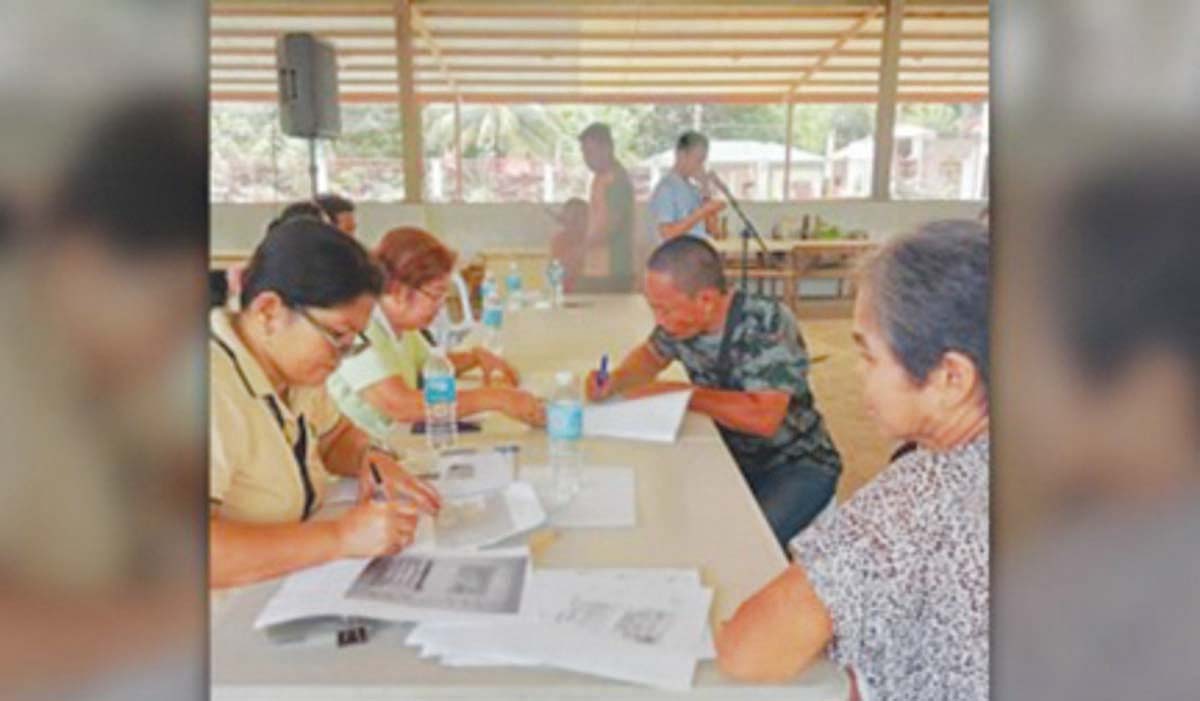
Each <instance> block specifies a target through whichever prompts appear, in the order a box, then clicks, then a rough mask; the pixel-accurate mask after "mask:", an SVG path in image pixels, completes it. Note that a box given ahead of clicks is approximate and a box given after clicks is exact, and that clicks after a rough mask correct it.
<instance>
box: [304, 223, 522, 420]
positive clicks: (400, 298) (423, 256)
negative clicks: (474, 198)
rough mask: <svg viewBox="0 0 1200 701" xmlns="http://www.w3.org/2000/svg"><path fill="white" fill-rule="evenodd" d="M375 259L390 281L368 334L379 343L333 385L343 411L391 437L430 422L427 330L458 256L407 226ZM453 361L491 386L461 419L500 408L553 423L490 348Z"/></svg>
mask: <svg viewBox="0 0 1200 701" xmlns="http://www.w3.org/2000/svg"><path fill="white" fill-rule="evenodd" d="M375 257H376V259H377V260H378V262H379V263H380V264H381V265H382V267H383V269H384V272H385V274H386V276H387V281H386V283H385V286H384V292H383V294H382V295H381V296H380V297H379V303H378V304H377V305H376V307H375V310H374V312H373V313H372V315H371V321H370V324H369V325H368V327H367V330H366V335H367V338H368V339H370V342H371V346H370V348H368V349H367V350H366V351H365V352H363V353H362V354H360V355H358V356H356V357H354V358H347V359H346V360H344V361H343V362H342V364H341V366H340V367H339V368H338V370H337V372H335V373H334V374H333V375H332V376H331V377H330V378H329V380H328V383H327V387H328V389H329V394H330V395H331V396H332V397H333V399H334V400H335V401H336V402H337V404H338V406H339V407H340V408H341V410H342V412H343V413H345V414H346V415H347V416H350V417H351V418H352V419H353V420H354V422H355V423H357V424H358V425H359V426H361V427H363V428H364V429H365V430H366V431H368V432H369V433H371V434H373V435H375V436H377V437H384V436H386V435H387V434H389V433H391V432H392V431H393V430H394V429H395V424H396V423H413V422H416V421H421V420H424V418H425V400H424V397H423V396H422V394H421V390H420V383H419V378H420V374H421V367H422V366H423V365H424V364H425V360H426V358H428V357H429V352H430V351H429V346H428V345H427V344H426V342H425V339H424V337H423V336H422V335H421V333H420V330H421V329H423V328H425V327H427V326H429V324H430V323H432V321H433V319H434V317H435V316H437V313H438V310H440V309H441V307H442V303H443V302H444V301H445V299H446V294H447V293H448V292H449V290H450V284H451V282H450V276H451V274H452V272H453V270H454V262H455V258H456V254H455V253H454V251H452V250H450V249H449V248H447V247H446V246H445V245H443V244H442V243H441V242H440V241H438V240H437V239H436V238H435V237H434V236H433V235H432V234H430V233H429V232H427V231H424V230H423V229H418V228H415V227H400V228H397V229H393V230H391V231H389V232H388V233H387V234H385V235H384V237H383V239H382V240H380V242H379V244H378V246H376V248H375ZM447 357H448V358H449V360H450V362H451V363H452V364H453V365H454V368H455V370H456V371H457V372H458V374H460V375H461V374H463V373H465V372H469V371H471V370H473V369H475V368H480V369H481V370H482V371H483V382H484V386H483V387H480V388H476V389H466V390H460V391H459V393H458V413H459V414H460V415H461V416H470V415H472V414H478V413H481V412H485V411H499V412H502V413H504V414H506V415H508V416H510V417H512V418H514V419H516V420H518V421H521V422H523V423H526V424H529V425H531V426H542V425H544V424H545V407H544V406H543V404H542V402H541V400H539V399H538V398H536V397H534V396H533V395H531V394H529V393H528V392H525V391H523V390H519V389H516V387H515V385H516V384H517V381H518V377H517V373H516V371H515V370H514V369H513V368H512V367H511V366H510V365H508V363H506V362H505V361H504V360H502V359H501V358H499V357H498V356H496V355H495V354H493V353H490V352H488V351H486V350H484V349H482V348H473V349H471V350H469V351H460V352H451V353H448V354H447ZM497 376H498V378H499V380H500V382H495V381H494V378H496V377H497Z"/></svg>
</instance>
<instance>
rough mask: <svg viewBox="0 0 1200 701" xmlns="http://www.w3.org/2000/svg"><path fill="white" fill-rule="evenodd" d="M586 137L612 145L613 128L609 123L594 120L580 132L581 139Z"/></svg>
mask: <svg viewBox="0 0 1200 701" xmlns="http://www.w3.org/2000/svg"><path fill="white" fill-rule="evenodd" d="M585 139H590V140H592V141H597V142H599V143H602V144H605V145H607V146H612V145H613V138H612V129H609V128H608V125H607V124H605V123H604V122H592V123H591V124H589V125H587V127H586V128H585V129H584V130H583V131H581V132H579V140H580V141H583V140H585Z"/></svg>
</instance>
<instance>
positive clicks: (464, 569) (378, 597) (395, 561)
mask: <svg viewBox="0 0 1200 701" xmlns="http://www.w3.org/2000/svg"><path fill="white" fill-rule="evenodd" d="M529 580H530V569H529V550H528V548H507V549H497V550H488V551H481V552H429V553H410V552H405V553H402V554H400V555H395V556H392V557H377V558H374V559H372V560H364V559H348V560H335V561H333V562H330V563H328V564H326V565H322V566H320V567H313V568H310V569H307V570H302V571H300V572H297V573H296V574H293V575H292V576H290V577H288V578H287V579H285V580H284V582H283V585H282V586H281V587H280V588H279V590H278V591H277V592H276V593H275V595H274V596H272V597H271V599H270V600H269V601H268V602H267V605H266V607H264V608H263V610H262V612H261V613H260V614H259V616H258V618H257V619H256V620H255V622H254V627H255V629H256V630H262V629H264V628H267V627H269V626H273V625H278V624H280V623H287V622H290V621H297V620H301V619H306V618H312V619H320V618H327V617H329V616H341V617H347V618H349V617H358V618H371V619H377V620H382V621H424V620H433V621H472V620H504V619H514V618H516V617H517V616H518V615H519V614H520V613H521V612H522V611H523V610H524V609H525V608H526V607H527V605H528V603H527V602H528V596H529V589H530V588H529Z"/></svg>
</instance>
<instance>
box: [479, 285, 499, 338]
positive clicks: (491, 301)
mask: <svg viewBox="0 0 1200 701" xmlns="http://www.w3.org/2000/svg"><path fill="white" fill-rule="evenodd" d="M481 321H482V322H483V347H484V349H485V350H488V351H490V352H492V353H495V354H496V355H501V354H502V353H503V350H504V343H503V341H502V339H501V337H500V329H501V327H502V326H503V325H504V303H503V302H502V301H501V300H500V291H499V290H498V289H497V288H496V287H495V286H494V285H493V286H492V288H491V289H490V290H489V291H488V294H486V295H484V297H483V318H482V320H481Z"/></svg>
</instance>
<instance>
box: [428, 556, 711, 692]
mask: <svg viewBox="0 0 1200 701" xmlns="http://www.w3.org/2000/svg"><path fill="white" fill-rule="evenodd" d="M711 603H712V590H711V589H706V588H704V587H703V586H701V584H700V578H699V575H698V573H696V572H695V570H690V571H689V570H657V569H656V570H540V571H538V572H536V573H535V574H534V575H533V579H532V581H531V583H530V591H529V599H528V607H527V608H525V609H523V611H522V614H521V615H520V616H519V617H518V618H517V619H515V620H514V619H505V620H503V621H501V620H493V621H478V620H477V621H467V622H449V623H447V622H433V621H429V620H427V621H426V622H423V623H421V624H420V625H418V626H417V627H416V628H414V629H413V631H412V633H411V635H410V636H409V638H408V643H409V644H410V645H416V646H420V647H421V655H422V656H423V657H430V656H436V657H439V658H441V660H442V662H443V663H444V664H447V665H452V666H475V665H484V666H504V665H510V666H535V665H544V666H549V667H557V668H560V669H567V670H572V671H576V672H583V673H587V674H595V675H598V676H603V677H608V678H612V679H618V680H622V681H628V682H633V683H638V684H646V685H649V686H653V687H657V688H663V689H670V690H686V689H688V688H690V687H691V684H692V677H693V676H694V674H695V669H696V662H697V661H698V660H700V659H705V658H709V657H711V656H712V643H711V636H710V634H709V632H708V625H707V624H708V610H709V607H710V605H711Z"/></svg>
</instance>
